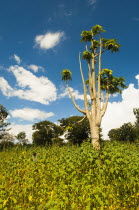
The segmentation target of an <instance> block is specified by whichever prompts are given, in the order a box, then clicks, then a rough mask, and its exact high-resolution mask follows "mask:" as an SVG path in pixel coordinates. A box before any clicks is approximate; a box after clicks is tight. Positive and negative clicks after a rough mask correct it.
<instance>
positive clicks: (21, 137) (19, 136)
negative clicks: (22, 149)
mask: <svg viewBox="0 0 139 210" xmlns="http://www.w3.org/2000/svg"><path fill="white" fill-rule="evenodd" d="M15 137H16V138H17V139H18V141H19V143H20V144H22V145H26V144H27V143H28V139H27V138H26V133H25V132H24V131H22V132H20V133H18V134H17V136H15Z"/></svg>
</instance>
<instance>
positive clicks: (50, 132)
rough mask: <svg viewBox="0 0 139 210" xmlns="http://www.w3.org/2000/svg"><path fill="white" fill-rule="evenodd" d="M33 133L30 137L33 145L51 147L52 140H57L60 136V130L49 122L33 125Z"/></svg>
mask: <svg viewBox="0 0 139 210" xmlns="http://www.w3.org/2000/svg"><path fill="white" fill-rule="evenodd" d="M33 130H35V132H34V133H33V135H32V139H33V144H36V145H41V146H44V145H51V144H52V139H53V138H58V137H59V135H61V134H62V132H63V131H62V128H61V127H60V126H58V125H56V124H54V123H52V122H50V121H41V122H39V123H35V124H34V125H33Z"/></svg>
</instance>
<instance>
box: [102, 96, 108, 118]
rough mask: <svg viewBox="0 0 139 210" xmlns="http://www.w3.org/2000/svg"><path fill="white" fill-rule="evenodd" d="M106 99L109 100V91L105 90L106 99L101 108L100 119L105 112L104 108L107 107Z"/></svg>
mask: <svg viewBox="0 0 139 210" xmlns="http://www.w3.org/2000/svg"><path fill="white" fill-rule="evenodd" d="M108 101H109V93H108V92H107V93H106V100H105V103H104V105H103V108H102V110H101V119H102V117H103V116H104V114H105V112H106V109H107V106H108Z"/></svg>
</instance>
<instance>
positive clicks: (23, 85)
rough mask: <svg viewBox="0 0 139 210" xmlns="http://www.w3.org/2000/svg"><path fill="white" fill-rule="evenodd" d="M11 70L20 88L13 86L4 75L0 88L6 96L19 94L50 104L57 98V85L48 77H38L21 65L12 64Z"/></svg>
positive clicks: (19, 95)
mask: <svg viewBox="0 0 139 210" xmlns="http://www.w3.org/2000/svg"><path fill="white" fill-rule="evenodd" d="M9 71H11V72H12V73H13V74H14V76H15V78H16V82H17V84H16V85H17V86H18V87H19V88H12V87H11V86H10V85H9V84H8V82H7V81H6V80H5V79H4V78H3V77H0V81H1V82H0V89H1V91H2V93H3V94H4V95H5V96H8V97H13V96H17V97H19V98H22V99H26V100H30V101H36V102H40V103H42V104H49V103H50V102H52V101H55V100H56V98H57V93H56V91H57V90H56V87H55V85H54V84H53V83H52V82H51V81H50V80H49V79H48V78H47V77H36V76H35V75H33V74H32V73H31V72H30V71H27V70H26V69H24V68H23V67H19V66H11V67H10V68H9Z"/></svg>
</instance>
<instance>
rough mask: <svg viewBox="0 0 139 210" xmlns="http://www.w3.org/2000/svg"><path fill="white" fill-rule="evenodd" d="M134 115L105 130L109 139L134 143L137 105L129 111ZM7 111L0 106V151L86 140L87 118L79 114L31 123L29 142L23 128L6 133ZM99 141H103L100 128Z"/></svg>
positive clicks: (137, 128)
mask: <svg viewBox="0 0 139 210" xmlns="http://www.w3.org/2000/svg"><path fill="white" fill-rule="evenodd" d="M133 112H134V115H135V117H136V121H135V123H134V124H132V123H125V124H123V125H122V126H121V127H120V128H116V129H112V130H110V131H109V133H108V136H109V139H110V140H111V141H124V142H136V141H138V140H139V108H138V109H137V108H136V109H134V110H133ZM7 117H8V110H7V109H6V108H5V107H3V105H0V150H2V149H3V148H10V147H13V146H15V145H16V146H17V145H18V146H25V145H26V146H28V147H29V146H32V145H33V146H34V145H36V146H47V145H49V146H51V145H53V144H57V145H59V146H62V145H64V144H69V145H72V144H74V145H81V143H83V142H84V141H90V126H89V122H88V120H87V119H84V118H83V117H82V116H72V117H68V118H62V119H61V120H59V124H55V123H52V122H50V121H47V120H45V121H41V122H38V123H35V124H34V125H33V130H34V132H33V135H32V140H33V141H32V144H31V143H30V142H29V140H28V139H27V137H26V133H25V131H22V132H20V133H19V134H18V135H17V136H14V135H11V134H9V131H10V129H9V128H8V127H9V126H10V123H7V122H6V121H7ZM100 139H101V142H102V141H103V140H104V139H103V136H102V130H101V129H100Z"/></svg>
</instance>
